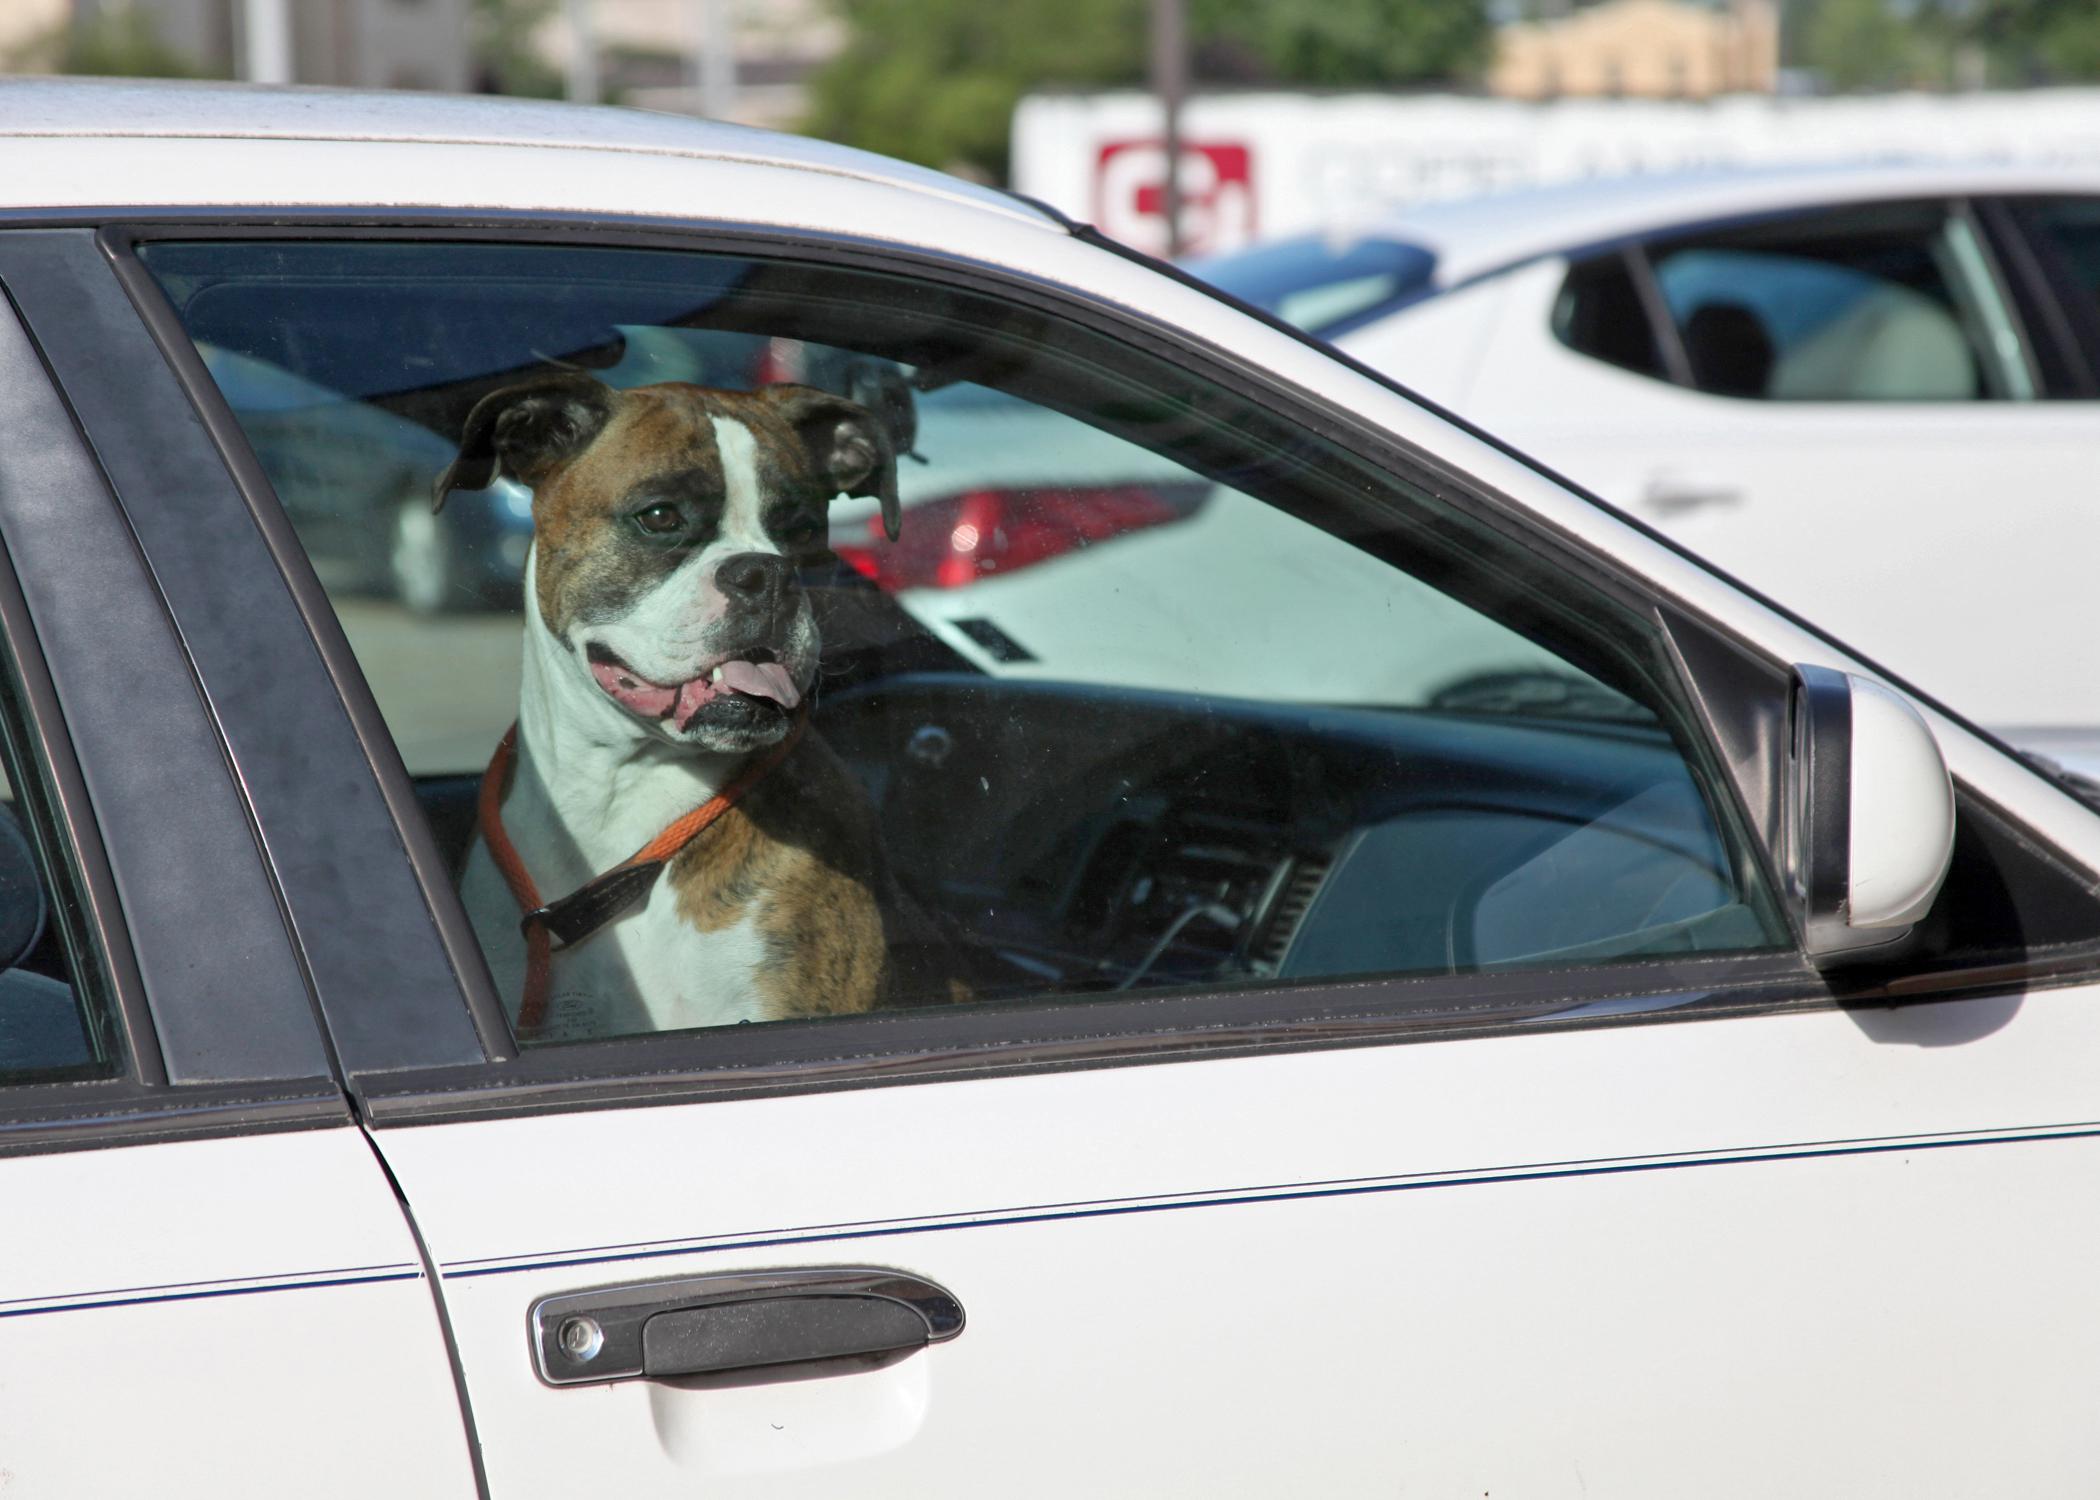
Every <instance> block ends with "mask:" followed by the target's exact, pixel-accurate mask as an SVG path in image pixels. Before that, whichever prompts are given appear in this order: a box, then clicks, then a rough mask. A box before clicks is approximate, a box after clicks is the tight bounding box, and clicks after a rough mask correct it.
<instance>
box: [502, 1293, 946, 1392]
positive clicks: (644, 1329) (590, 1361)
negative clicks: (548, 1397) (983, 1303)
mask: <svg viewBox="0 0 2100 1500" xmlns="http://www.w3.org/2000/svg"><path fill="white" fill-rule="evenodd" d="M527 1322H528V1328H529V1332H530V1336H531V1340H532V1352H533V1362H534V1364H535V1365H536V1366H537V1367H538V1370H539V1377H540V1379H542V1380H544V1381H546V1382H547V1384H549V1385H582V1384H587V1383H588V1384H598V1383H600V1382H603V1381H609V1380H635V1379H655V1378H661V1377H664V1376H669V1375H705V1374H714V1373H718V1372H720V1371H724V1370H744V1369H755V1368H758V1367H760V1366H763V1365H784V1364H800V1363H803V1362H805V1361H808V1360H816V1359H838V1358H842V1357H844V1356H847V1355H852V1354H885V1353H890V1352H893V1351H896V1350H899V1349H917V1348H920V1347H922V1346H924V1345H926V1344H938V1343H941V1342H943V1341H945V1340H947V1339H952V1338H954V1337H955V1336H956V1335H957V1334H958V1333H961V1332H962V1329H963V1310H962V1304H961V1303H960V1302H958V1301H956V1300H955V1298H954V1297H953V1296H951V1295H950V1294H949V1293H948V1292H947V1291H946V1289H944V1288H942V1287H939V1286H936V1285H935V1284H934V1283H933V1282H930V1281H927V1280H924V1279H923V1278H921V1277H917V1276H912V1275H908V1274H907V1273H905V1272H903V1271H888V1270H881V1269H877V1268H875V1267H870V1266H823V1267H816V1268H798V1269H795V1270H788V1271H739V1272H731V1273H729V1274H726V1275H721V1276H693V1277H687V1278H685V1279H682V1280H678V1281H642V1282H633V1283H630V1284H628V1285H626V1286H612V1287H600V1288H598V1289H597V1290H595V1291H587V1292H564V1293H562V1294H560V1295H558V1296H553V1297H542V1298H540V1299H539V1300H538V1301H537V1302H535V1303H533V1304H532V1308H531V1311H530V1312H529V1313H528V1315H527Z"/></svg>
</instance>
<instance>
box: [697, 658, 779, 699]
mask: <svg viewBox="0 0 2100 1500" xmlns="http://www.w3.org/2000/svg"><path fill="white" fill-rule="evenodd" d="M721 670H722V682H721V686H722V687H725V688H729V689H731V690H733V691H735V692H739V693H743V694H744V695H746V696H747V697H752V698H771V699H772V700H773V701H774V702H775V703H777V704H779V705H780V706H781V707H782V708H789V709H791V708H793V707H794V706H795V705H796V704H798V703H800V702H801V701H802V695H801V694H800V693H799V692H797V691H796V690H795V679H794V678H792V677H790V676H789V675H788V669H787V668H786V667H783V666H782V665H781V664H780V663H779V662H777V661H725V662H723V663H722V669H721ZM691 685H692V684H690V683H688V684H687V686H688V687H690V686H691ZM710 696H712V695H710ZM701 701H702V702H705V701H706V700H705V699H703V700H701ZM679 706H680V707H681V708H682V707H684V704H683V703H682V702H681V703H680V705H679ZM696 706H697V705H696Z"/></svg>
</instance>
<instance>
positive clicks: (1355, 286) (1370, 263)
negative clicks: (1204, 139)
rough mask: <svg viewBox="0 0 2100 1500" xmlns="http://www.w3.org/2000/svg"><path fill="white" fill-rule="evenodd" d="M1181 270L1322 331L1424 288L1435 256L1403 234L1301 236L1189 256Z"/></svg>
mask: <svg viewBox="0 0 2100 1500" xmlns="http://www.w3.org/2000/svg"><path fill="white" fill-rule="evenodd" d="M1188 269H1189V270H1190V272H1191V273H1193V274H1194V275H1197V276H1200V277H1202V278H1203V279H1204V280H1205V281H1208V282H1209V283H1210V284H1211V285H1212V286H1215V287H1217V288H1219V289H1220V290H1221V291H1226V292H1230V293H1231V294H1232V295H1233V296H1235V297H1238V298H1240V299H1241V300H1242V301H1245V302H1251V303H1253V304H1254V305H1255V306H1256V307H1259V308H1262V309H1264V310H1265V311H1268V312H1272V313H1274V314H1275V315H1276V316H1277V317H1279V318H1281V319H1283V320H1284V322H1286V323H1289V324H1291V325H1292V326H1293V327H1296V328H1302V329H1303V330H1305V332H1307V333H1310V334H1315V335H1317V336H1319V337H1322V338H1326V337H1331V336H1332V335H1334V334H1336V333H1339V332H1342V331H1343V327H1344V325H1345V324H1348V323H1349V322H1350V321H1351V320H1352V319H1354V318H1357V317H1358V316H1360V315H1361V314H1363V313H1366V312H1369V311H1370V310H1371V309H1373V308H1385V307H1389V306H1391V305H1393V304H1394V303H1397V302H1401V301H1406V300H1410V299H1412V298H1414V297H1417V296H1420V295H1421V294H1422V293H1423V292H1425V291H1427V290H1428V289H1429V279H1430V276H1431V275H1432V274H1433V273H1434V272H1435V270H1436V256H1435V255H1433V254H1432V253H1430V252H1429V251H1427V250H1425V249H1423V248H1422V247H1421V246H1420V245H1411V244H1408V243H1407V242H1406V241H1404V240H1371V239H1366V240H1355V241H1345V240H1337V239H1329V238H1326V237H1323V236H1321V235H1304V236H1301V237H1299V238H1297V239H1289V240H1278V241H1276V242H1275V243H1274V244H1269V245H1260V246H1257V247H1256V248H1254V249H1252V250H1242V251H1239V252H1238V253H1236V254H1232V255H1217V256H1208V257H1205V258H1203V259H1200V260H1194V261H1191V262H1189V266H1188Z"/></svg>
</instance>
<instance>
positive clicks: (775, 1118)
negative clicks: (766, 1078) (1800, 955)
mask: <svg viewBox="0 0 2100 1500" xmlns="http://www.w3.org/2000/svg"><path fill="white" fill-rule="evenodd" d="M2095 999H2096V996H2095V995H2094V994H2093V993H2091V992H2089V991H2064V992H2060V993H2051V994H2040V995H2032V996H2028V997H2026V998H2025V999H2024V1000H2022V999H2019V998H2008V999H2005V1000H1997V1001H1978V1002H1968V1003H1963V1004H1954V1005H1935V1006H1921V1007H1916V1008H1912V1009H1907V1010H1903V1011H1898V1012H1876V1011H1867V1012H1862V1013H1860V1014H1858V1015H1857V1016H1853V1015H1847V1014H1844V1013H1841V1012H1836V1011H1826V1012H1819V1013H1814V1014H1802V1015H1793V1016H1783V1017H1780V1016H1775V1017H1767V1018H1764V1019H1761V1020H1756V1021H1746V1022H1736V1023H1704V1024H1685V1025H1663V1026H1653V1027H1645V1028H1638V1029H1632V1030H1602V1031H1585V1032H1576V1033H1570V1034H1564V1035H1557V1036H1537V1035H1534V1036H1527V1037H1499V1038H1493V1039H1488V1040H1481V1041H1471V1042H1467V1041H1456V1042H1429V1043H1425V1044H1422V1045H1417V1046H1401V1047H1380V1048H1365V1049H1361V1050H1349V1051H1338V1052H1323V1053H1316V1054H1302V1055H1295V1056H1270V1057H1264V1058H1260V1059H1247V1060H1240V1061H1229V1060H1223V1059H1213V1060H1210V1061H1205V1062H1200V1063H1184V1064H1175V1065H1168V1066H1160V1067H1144V1068H1124V1069H1111V1070H1106V1071H1095V1072H1078V1073H1069V1074H1063V1075H1051V1076H1038V1077H1032V1078H1008V1079H999V1080H985V1081H977V1082H953V1083H946V1084H940V1085H937V1086H931V1087H918V1088H900V1089H880V1090H873V1091H860V1092H851V1093H844V1094H832V1095H817V1096H803V1097H794V1098H782V1099H770V1100H753V1101H749V1102H744V1103H719V1104H712V1105H707V1106H704V1107H688V1108H670V1109H655V1110H619V1111H607V1112H602V1113H597V1114H583V1115H577V1116H571V1117H567V1118H560V1119H521V1120H511V1121H504V1122H488V1123H482V1124H460V1125H445V1126H438V1127H433V1128H410V1129H402V1130H399V1131H389V1132H386V1133H385V1135H384V1136H383V1141H384V1143H385V1146H386V1149H387V1152H388V1156H389V1159H390V1160H391V1161H392V1162H393V1163H394V1165H395V1168H396V1170H397V1172H399V1174H400V1175H401V1177H402V1178H403V1180H404V1182H406V1183H407V1184H409V1190H410V1195H411V1199H412V1201H413V1202H414V1203H415V1204H416V1205H417V1214H418V1218H419V1220H420V1221H421V1223H422V1224H423V1226H424V1230H425V1233H426V1235H427V1236H428V1237H429V1239H430V1242H431V1243H432V1245H433V1246H434V1247H439V1248H438V1253H439V1254H440V1256H441V1257H442V1258H443V1261H444V1264H443V1266H442V1267H441V1275H442V1276H443V1278H444V1285H445V1290H446V1297H447V1302H448V1305H449V1306H450V1307H451V1309H452V1313H453V1319H454V1327H455V1331H456V1333H457V1335H458V1338H459V1341H460V1346H461V1352H462V1356H463V1358H464V1360H465V1363H466V1367H467V1370H468V1378H469V1385H470V1389H471V1391H472V1394H473V1400H474V1407H475V1411H476V1414H477V1417H478V1419H479V1422H480V1430H481V1436H482V1441H483V1443H484V1445H485V1450H486V1453H487V1455H488V1461H489V1464H490V1476H491V1482H492V1487H493V1490H494V1493H496V1494H498V1495H505V1494H550V1495H551V1494H562V1493H572V1492H575V1491H576V1490H577V1489H579V1488H589V1487H593V1486H595V1487H598V1488H603V1489H609V1490H614V1491H617V1492H619V1493H622V1494H626V1495H632V1496H636V1497H642V1500H647V1497H654V1496H659V1495H673V1494H687V1493H691V1492H692V1491H693V1490H695V1489H697V1488H702V1487H704V1488H706V1489H707V1490H708V1491H709V1492H710V1493H713V1494H719V1495H724V1496H732V1495H757V1494H765V1495H811V1496H814V1495H820V1494H836V1493H838V1492H839V1490H841V1489H850V1490H851V1491H852V1492H854V1493H856V1494H866V1495H885V1496H888V1495H895V1496H905V1495H926V1494H961V1493H970V1492H972V1486H973V1485H974V1484H975V1483H977V1482H978V1481H979V1480H980V1479H981V1477H982V1473H983V1470H984V1468H985V1466H986V1465H992V1464H997V1465H1000V1466H1001V1467H1002V1468H1003V1469H1004V1470H1005V1472H1004V1473H1003V1474H1002V1477H1001V1479H1000V1481H999V1487H1000V1490H1001V1492H1002V1493H1010V1494H1015V1495H1045V1496H1049V1495H1069V1494H1071V1493H1073V1492H1074V1491H1075V1490H1081V1491H1086V1492H1094V1491H1096V1490H1099V1489H1101V1488H1102V1487H1103V1486H1104V1485H1106V1486H1108V1487H1111V1488H1113V1489H1114V1490H1115V1491H1117V1492H1118V1493H1128V1494H1145V1495H1190V1496H1195V1495H1217V1494H1245V1495H1257V1494H1279V1493H1297V1492H1300V1491H1301V1490H1303V1489H1304V1488H1306V1487H1308V1486H1315V1485H1316V1486H1317V1487H1318V1488H1320V1489H1321V1490H1322V1491H1323V1492H1326V1493H1345V1494H1361V1493H1380V1492H1383V1491H1382V1489H1381V1486H1383V1487H1388V1488H1389V1487H1390V1485H1391V1484H1393V1483H1394V1482H1395V1481H1396V1480H1397V1479H1399V1478H1403V1477H1404V1478H1405V1479H1406V1481H1407V1482H1408V1484H1409V1486H1410V1487H1411V1488H1412V1487H1420V1488H1422V1489H1425V1490H1427V1491H1430V1492H1439V1493H1441V1492H1454V1493H1465V1492H1470V1491H1471V1490H1484V1491H1497V1490H1503V1489H1507V1490H1508V1491H1509V1492H1512V1493H1516V1492H1521V1493H1526V1494H1539V1495H1569V1496H1574V1495H1579V1494H1582V1493H1585V1492H1588V1493H1593V1494H1595V1493H1609V1494H1614V1495H1621V1496H1656V1497H1665V1496H1672V1497H1674V1496H1681V1495H1682V1494H1684V1493H1685V1491H1686V1488H1687V1486H1689V1487H1690V1488H1693V1489H1696V1490H1697V1491H1698V1492H1699V1493H1701V1494H1713V1495H1721V1496H1744V1497H1751V1496H1769V1495H1772V1494H1779V1493H1815V1494H1873V1495H1889V1496H1899V1495H1900V1496H1918V1495H1949V1496H1951V1495H1965V1494H1974V1493H1982V1492H1989V1493H1997V1492H2000V1491H2002V1490H2004V1489H2007V1488H2014V1489H2022V1490H2029V1491H2033V1492H2038V1493H2064V1492H2067V1491H2069V1490H2071V1489H2074V1488H2077V1487H2078V1484H2079V1483H2080V1482H2081V1481H2082V1480H2084V1479H2087V1478H2089V1477H2090V1476H2091V1475H2092V1474H2094V1473H2095V1472H2100V1467H2096V1466H2100V1438H2096V1437H2095V1436H2094V1434H2093V1433H2092V1430H2091V1424H2090V1423H2087V1422H2085V1421H2084V1420H2083V1413H2084V1410H2085V1404H2086V1399H2087V1398H2086V1392H2085V1384H2086V1382H2085V1381H2084V1380H2083V1379H2082V1378H2081V1376H2080V1374H2079V1372H2081V1371H2083V1370H2085V1369H2087V1368H2089V1366H2090V1348H2091V1335H2092V1331H2093V1330H2094V1328H2095V1327H2100V1285H2096V1284H2095V1282H2094V1279H2093V1278H2092V1277H2091V1276H2090V1275H2089V1274H2087V1272H2086V1270H2085V1267H2084V1259H2085V1252H2084V1246H2085V1244H2086V1243H2088V1241H2089V1236H2090V1235H2091V1234H2092V1233H2094V1232H2096V1231H2100V1209H2096V1208H2095V1207H2094V1206H2093V1204H2092V1195H2090V1194H2085V1193H2078V1192H2070V1191H2067V1190H2066V1188H2067V1185H2068V1184H2069V1183H2071V1182H2077V1181H2088V1180H2090V1178H2091V1175H2092V1173H2093V1172H2094V1171H2095V1170H2096V1169H2100V1140H2096V1139H2095V1137H2094V1131H2095V1129H2096V1127H2095V1126H2094V1125H2092V1124H2091V1123H2090V1121H2089V1116H2090V1109H2091V1098H2092V1086H2091V1079H2090V1076H2089V1075H2090V1066H2089V1063H2090V1058H2091V1055H2092V1046H2093V1038H2094V1031H2095V1027H2096V1025H2100V1019H2096V1012H2095V1008H2094V1006H2095ZM2059 1137H2061V1138H2059ZM1985 1140H1989V1141H1992V1142H1994V1143H1995V1144H1981V1143H1980V1142H1982V1141H1985ZM1310 1164H1317V1170H1318V1173H1319V1177H1318V1180H1311V1179H1309V1178H1308V1175H1307V1170H1308V1166H1309V1165H1310ZM560 1184H572V1185H574V1186H573V1187H572V1188H563V1187H560V1186H558V1185H560ZM612 1204H619V1205H622V1206H623V1212H622V1214H621V1215H620V1218H619V1225H618V1233H619V1235H620V1237H621V1239H622V1240H623V1241H624V1243H615V1242H611V1241H608V1239H607V1238H605V1236H604V1232H603V1226H605V1225H606V1224H607V1223H608V1222H609V1219H610V1215H608V1214H607V1213H606V1209H607V1206H608V1205H612ZM859 1264H870V1265H879V1266H894V1267H897V1268H900V1269H903V1270H907V1271H910V1272H912V1273H914V1274H917V1275H921V1276H926V1277H929V1278H931V1279H932V1280H934V1281H936V1282H939V1283H940V1284H942V1285H944V1286H946V1287H948V1288H950V1289H951V1290H953V1291H954V1292H955V1293H956V1294H957V1296H958V1297H960V1298H961V1300H962V1301H963V1303H964V1305H965V1307H966V1309H967V1312H968V1316H969V1323H968V1326H967V1327H966V1329H965V1330H964V1332H963V1334H962V1335H961V1337H959V1338H958V1339H956V1340H955V1341H954V1342H953V1343H952V1344H945V1345H941V1346H939V1347H936V1348H934V1349H930V1350H927V1351H924V1352H923V1353H920V1354H915V1355H912V1356H909V1357H907V1358H905V1359H902V1360H898V1361H895V1362H892V1363H889V1364H886V1365H883V1366H881V1367H880V1368H872V1369H868V1368H864V1369H852V1370H842V1371H839V1372H837V1373H834V1374H831V1375H829V1376H826V1377H823V1378H814V1379H804V1380H786V1381H776V1382H758V1383H750V1384H744V1385H740V1386H739V1385H734V1384H733V1383H732V1382H729V1381H727V1380H724V1379H721V1378H719V1377H716V1378H710V1379H695V1380H690V1381H683V1382H670V1383H651V1382H646V1381H629V1382H625V1383H621V1384H615V1385H609V1386H604V1387H598V1388H582V1389H554V1388H551V1387H547V1386H543V1385H541V1384H539V1383H538V1381H537V1380H536V1378H535V1376H534V1375H533V1373H532V1370H531V1367H530V1362H529V1359H528V1357H527V1352H526V1349H525V1340H524V1337H523V1333H524V1315H525V1309H526V1307H527V1306H528V1305H529V1304H530V1302H531V1301H532V1300H533V1299H535V1298H537V1297H540V1296H545V1295H551V1294H558V1293H563V1292H570V1291H576V1290H581V1289H584V1288H590V1287H600V1286H608V1285H621V1284H626V1283H630V1282H643V1281H649V1280H655V1279H660V1278H673V1277H679V1276H689V1275H696V1274H704V1273H708V1272H716V1271H728V1270H756V1269H765V1268H775V1267H790V1266H814V1265H859ZM1228 1266H1229V1267H1230V1272H1229V1275H1225V1276H1224V1279H1223V1280H1221V1279H1220V1277H1221V1275H1224V1271H1225V1268H1226V1267H1228ZM1899 1330H1900V1333H1899ZM1279 1360H1281V1361H1282V1362H1279ZM2044 1368H2046V1369H2051V1370H2054V1371H2055V1372H2056V1374H2055V1376H2054V1377H2053V1378H2041V1379H2038V1378H2036V1372H2037V1371H2038V1370H2041V1369H2044ZM2013 1390H2017V1391H2018V1392H2019V1396H2018V1399H2009V1394H2008V1393H2009V1392H2010V1391H2013Z"/></svg>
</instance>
